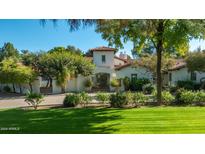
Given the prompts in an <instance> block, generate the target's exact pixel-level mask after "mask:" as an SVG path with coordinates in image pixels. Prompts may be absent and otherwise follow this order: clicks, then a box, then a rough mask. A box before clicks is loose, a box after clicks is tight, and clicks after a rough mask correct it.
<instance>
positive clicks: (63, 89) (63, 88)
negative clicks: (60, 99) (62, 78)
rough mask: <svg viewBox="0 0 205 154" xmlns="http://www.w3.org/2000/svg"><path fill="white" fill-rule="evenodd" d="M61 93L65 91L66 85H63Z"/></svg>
mask: <svg viewBox="0 0 205 154" xmlns="http://www.w3.org/2000/svg"><path fill="white" fill-rule="evenodd" d="M61 93H62V94H63V93H65V87H64V86H62V87H61Z"/></svg>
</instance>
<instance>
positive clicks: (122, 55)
mask: <svg viewBox="0 0 205 154" xmlns="http://www.w3.org/2000/svg"><path fill="white" fill-rule="evenodd" d="M119 57H120V58H122V59H125V60H127V54H126V52H125V51H124V53H123V52H120V55H119Z"/></svg>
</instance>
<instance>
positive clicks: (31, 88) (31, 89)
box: [29, 82, 33, 92]
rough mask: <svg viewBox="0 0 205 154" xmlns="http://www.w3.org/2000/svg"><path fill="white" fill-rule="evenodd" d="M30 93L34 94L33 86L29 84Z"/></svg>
mask: <svg viewBox="0 0 205 154" xmlns="http://www.w3.org/2000/svg"><path fill="white" fill-rule="evenodd" d="M29 87H30V91H31V92H33V87H32V84H31V83H30V82H29Z"/></svg>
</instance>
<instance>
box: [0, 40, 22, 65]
mask: <svg viewBox="0 0 205 154" xmlns="http://www.w3.org/2000/svg"><path fill="white" fill-rule="evenodd" d="M18 56H19V52H18V50H17V49H16V48H14V45H13V44H12V43H10V42H7V43H4V46H3V47H2V48H0V61H2V60H3V59H4V58H9V57H12V58H18Z"/></svg>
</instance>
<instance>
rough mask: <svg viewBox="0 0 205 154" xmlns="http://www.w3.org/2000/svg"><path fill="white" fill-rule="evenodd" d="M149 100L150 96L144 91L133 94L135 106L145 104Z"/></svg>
mask: <svg viewBox="0 0 205 154" xmlns="http://www.w3.org/2000/svg"><path fill="white" fill-rule="evenodd" d="M148 100H149V98H148V97H147V96H146V95H144V94H143V93H142V92H138V93H134V94H133V103H134V104H135V106H141V105H145V103H146V102H148Z"/></svg>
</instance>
